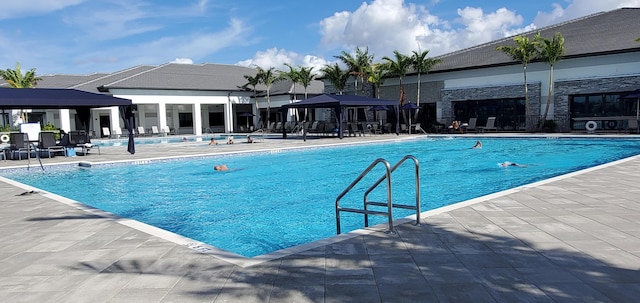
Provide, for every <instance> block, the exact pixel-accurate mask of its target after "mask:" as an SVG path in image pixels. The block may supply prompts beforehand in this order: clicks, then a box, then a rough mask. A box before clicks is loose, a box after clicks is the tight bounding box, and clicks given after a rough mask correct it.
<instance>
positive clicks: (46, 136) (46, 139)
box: [38, 132, 67, 158]
mask: <svg viewBox="0 0 640 303" xmlns="http://www.w3.org/2000/svg"><path fill="white" fill-rule="evenodd" d="M38 152H39V153H40V155H42V154H44V153H45V152H46V154H47V156H48V157H49V158H51V157H53V156H55V154H56V153H62V154H63V155H65V156H66V155H67V149H66V148H65V147H64V146H60V145H58V144H57V142H56V134H55V133H53V132H41V133H40V136H39V139H38Z"/></svg>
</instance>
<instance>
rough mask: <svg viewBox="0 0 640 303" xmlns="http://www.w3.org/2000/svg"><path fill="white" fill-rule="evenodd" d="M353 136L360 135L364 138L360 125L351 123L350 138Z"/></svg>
mask: <svg viewBox="0 0 640 303" xmlns="http://www.w3.org/2000/svg"><path fill="white" fill-rule="evenodd" d="M351 134H353V135H354V136H355V135H356V134H360V136H362V131H360V129H359V128H358V123H355V122H351V123H349V136H351Z"/></svg>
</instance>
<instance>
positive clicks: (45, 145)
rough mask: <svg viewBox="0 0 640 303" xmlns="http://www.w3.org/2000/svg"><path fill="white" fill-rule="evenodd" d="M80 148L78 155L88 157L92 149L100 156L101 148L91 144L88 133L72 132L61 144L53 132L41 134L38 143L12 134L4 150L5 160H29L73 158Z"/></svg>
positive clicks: (62, 139)
mask: <svg viewBox="0 0 640 303" xmlns="http://www.w3.org/2000/svg"><path fill="white" fill-rule="evenodd" d="M76 148H80V149H81V152H78V154H81V155H86V154H88V153H89V151H90V150H91V149H97V150H98V154H100V147H99V146H97V145H93V144H91V142H90V141H89V139H88V137H87V135H86V132H84V131H72V132H69V133H68V134H64V135H63V136H62V138H61V139H60V142H57V141H56V134H55V133H53V132H41V133H40V134H39V135H38V141H30V140H29V136H28V134H26V133H10V134H9V145H8V146H7V147H4V148H3V150H2V156H0V157H2V158H3V159H4V160H6V159H10V160H23V159H28V158H36V157H43V158H44V157H46V158H52V157H54V156H56V155H58V154H60V155H63V156H71V155H72V154H76V152H75V149H76Z"/></svg>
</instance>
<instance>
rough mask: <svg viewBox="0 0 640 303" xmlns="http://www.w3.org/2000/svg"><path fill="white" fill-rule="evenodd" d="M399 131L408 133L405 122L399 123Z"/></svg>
mask: <svg viewBox="0 0 640 303" xmlns="http://www.w3.org/2000/svg"><path fill="white" fill-rule="evenodd" d="M400 132H401V133H408V132H409V129H408V128H407V125H406V124H404V123H402V124H400Z"/></svg>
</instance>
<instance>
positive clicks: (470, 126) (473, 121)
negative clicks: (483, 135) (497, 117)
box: [466, 118, 478, 133]
mask: <svg viewBox="0 0 640 303" xmlns="http://www.w3.org/2000/svg"><path fill="white" fill-rule="evenodd" d="M477 122H478V118H469V122H468V123H467V129H466V131H467V132H470V131H474V132H476V133H477V132H478V127H477V126H476V123H477Z"/></svg>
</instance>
